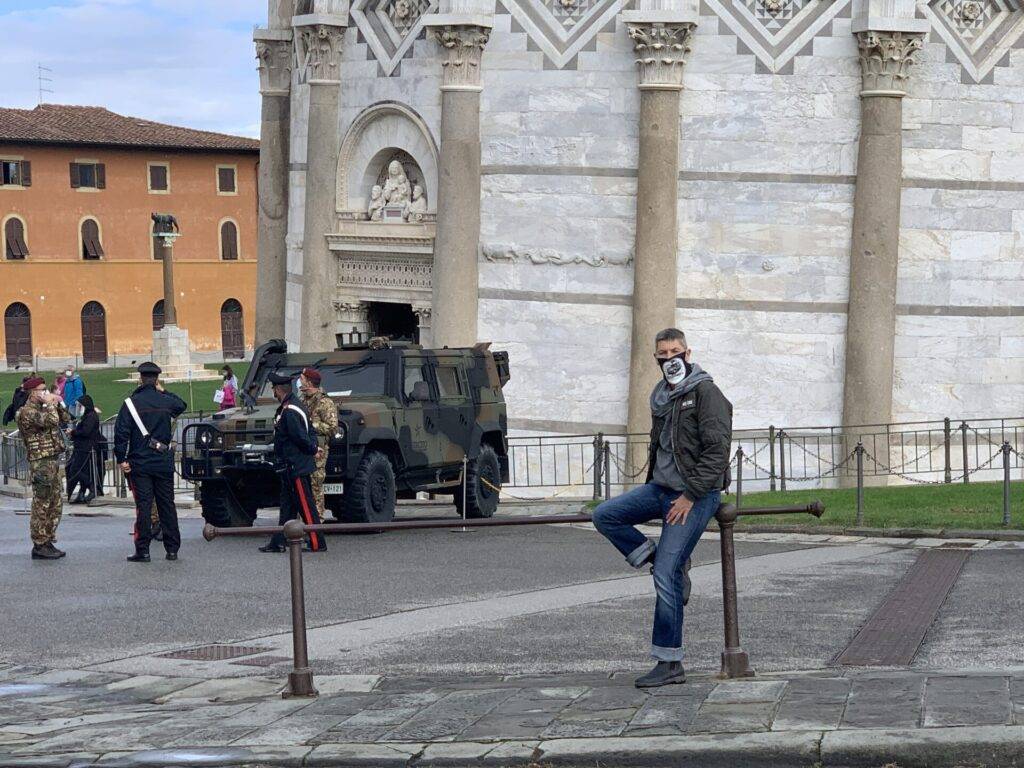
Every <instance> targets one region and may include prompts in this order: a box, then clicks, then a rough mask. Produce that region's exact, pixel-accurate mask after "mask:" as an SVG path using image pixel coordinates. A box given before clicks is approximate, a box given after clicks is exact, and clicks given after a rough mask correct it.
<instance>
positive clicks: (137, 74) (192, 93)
mask: <svg viewBox="0 0 1024 768" xmlns="http://www.w3.org/2000/svg"><path fill="white" fill-rule="evenodd" d="M266 16H267V3H266V1H265V0H0V30H2V35H3V45H2V46H0V105H2V106H7V107H18V108H23V109H31V108H32V107H34V106H35V105H36V104H37V103H38V100H39V96H38V81H37V70H36V67H37V65H40V64H41V65H43V66H44V67H49V68H50V69H52V70H53V74H52V75H51V77H52V78H53V83H52V85H50V86H49V87H50V88H52V89H53V91H54V93H53V94H44V95H43V96H44V98H43V100H44V101H51V102H58V103H62V104H87V105H94V106H103V107H106V108H108V109H110V110H113V111H114V112H120V113H122V114H127V115H132V116H135V117H143V118H147V119H149V120H158V121H160V122H166V123H172V124H175V125H185V126H189V127H192V128H203V129H206V130H211V131H223V132H227V133H236V134H240V135H245V136H258V135H259V92H258V89H259V77H258V76H257V73H256V60H255V54H254V52H253V45H252V30H253V27H255V26H259V25H262V24H264V23H265V22H266Z"/></svg>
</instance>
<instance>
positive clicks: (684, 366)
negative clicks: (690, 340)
mask: <svg viewBox="0 0 1024 768" xmlns="http://www.w3.org/2000/svg"><path fill="white" fill-rule="evenodd" d="M658 365H659V366H661V375H662V376H664V377H665V381H667V382H668V383H669V384H671V385H672V386H676V385H677V384H680V383H681V382H682V381H683V379H685V378H686V377H687V376H689V375H690V371H692V370H693V366H692V365H691V364H690V363H688V362H686V353H685V352H682V353H680V354H678V355H673V356H672V357H667V358H665V359H664V360H661V359H659V360H658Z"/></svg>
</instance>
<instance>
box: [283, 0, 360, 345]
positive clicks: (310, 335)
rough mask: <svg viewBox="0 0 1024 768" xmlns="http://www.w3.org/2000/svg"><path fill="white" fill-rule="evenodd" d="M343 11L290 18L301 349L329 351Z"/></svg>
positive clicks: (332, 337)
mask: <svg viewBox="0 0 1024 768" xmlns="http://www.w3.org/2000/svg"><path fill="white" fill-rule="evenodd" d="M347 25H348V15H347V13H345V14H344V15H339V13H338V12H337V11H334V12H332V13H329V14H328V13H312V14H307V15H304V16H296V17H295V34H296V37H297V40H298V43H297V44H298V50H299V55H300V57H301V59H300V60H301V62H302V78H303V80H304V81H305V82H306V83H308V84H309V129H308V133H307V137H308V138H307V142H306V218H305V224H304V227H305V228H304V230H303V239H302V320H301V326H300V337H299V338H300V340H299V345H300V347H301V348H302V351H311V352H317V351H326V350H331V349H334V346H335V338H334V327H333V322H332V318H333V315H334V313H333V312H332V311H331V306H332V301H333V300H334V291H335V283H336V282H337V277H336V268H335V264H334V257H333V256H332V255H331V251H330V249H329V248H328V245H327V234H328V233H330V232H333V231H334V229H335V219H336V214H335V211H336V206H335V197H336V190H335V181H336V178H337V173H338V150H339V142H340V139H339V137H338V91H339V90H340V87H341V46H342V37H343V35H344V33H345V27H346V26H347Z"/></svg>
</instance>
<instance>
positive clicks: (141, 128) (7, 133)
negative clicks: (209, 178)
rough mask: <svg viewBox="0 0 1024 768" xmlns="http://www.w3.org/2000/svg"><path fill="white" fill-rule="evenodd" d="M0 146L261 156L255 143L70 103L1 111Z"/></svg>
mask: <svg viewBox="0 0 1024 768" xmlns="http://www.w3.org/2000/svg"><path fill="white" fill-rule="evenodd" d="M0 141H6V142H23V143H26V144H85V145H89V146H108V147H145V148H148V149H192V150H221V151H234V152H258V151H259V148H260V143H259V142H258V141H256V140H255V139H246V138H243V137H241V136H229V135H227V134H224V133H211V132H209V131H197V130H194V129H192V128H180V127H178V126H175V125H165V124H163V123H154V122H152V121H150V120H142V119H140V118H137V117H126V116H124V115H118V114H116V113H114V112H111V111H110V110H108V109H103V108H102V107H75V106H68V105H64V104H40V105H39V106H38V107H36V108H35V109H3V108H0Z"/></svg>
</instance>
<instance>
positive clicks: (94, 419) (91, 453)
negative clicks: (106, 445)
mask: <svg viewBox="0 0 1024 768" xmlns="http://www.w3.org/2000/svg"><path fill="white" fill-rule="evenodd" d="M78 405H80V406H81V407H82V416H81V418H80V419H79V420H78V422H77V423H76V424H75V427H74V429H72V430H71V442H72V444H73V445H74V450H73V451H72V453H71V461H69V462H68V466H67V476H68V501H69V502H71V503H72V504H88V503H89V502H90V501H92V500H93V499H94V498H95V497H96V481H95V477H96V468H95V464H94V459H95V452H96V444H97V443H98V442H99V438H100V417H99V413H98V412H97V410H96V406H95V404H94V403H93V401H92V398H91V397H90V396H89V395H82V396H81V397H80V398H78ZM76 488H78V495H77V496H76V497H75V498H74V499H72V498H71V495H72V494H73V493H74V491H75V489H76Z"/></svg>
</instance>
